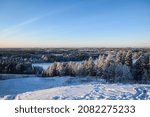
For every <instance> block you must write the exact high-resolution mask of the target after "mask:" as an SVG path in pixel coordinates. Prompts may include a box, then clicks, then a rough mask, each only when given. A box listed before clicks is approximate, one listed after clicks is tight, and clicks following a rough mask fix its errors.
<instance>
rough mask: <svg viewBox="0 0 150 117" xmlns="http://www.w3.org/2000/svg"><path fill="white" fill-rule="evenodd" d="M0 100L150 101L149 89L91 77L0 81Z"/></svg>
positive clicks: (140, 85) (146, 86)
mask: <svg viewBox="0 0 150 117" xmlns="http://www.w3.org/2000/svg"><path fill="white" fill-rule="evenodd" d="M0 99H16V100H37V99H39V100H58V99H59V100H100V99H104V100H105V99H107V100H109V99H111V100H113V99H115V100H125V99H134V100H135V99H136V100H137V99H142V100H144V99H150V85H144V84H121V83H119V84H118V83H116V84H110V83H106V82H105V81H104V80H96V79H95V78H94V77H86V78H82V77H53V78H40V77H29V78H21V79H20V78H16V79H9V80H1V81H0Z"/></svg>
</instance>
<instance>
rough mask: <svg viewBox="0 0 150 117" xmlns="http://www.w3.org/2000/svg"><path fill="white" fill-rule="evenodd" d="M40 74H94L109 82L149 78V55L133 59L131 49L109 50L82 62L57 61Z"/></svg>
mask: <svg viewBox="0 0 150 117" xmlns="http://www.w3.org/2000/svg"><path fill="white" fill-rule="evenodd" d="M42 76H48V77H53V76H96V78H103V79H106V80H107V81H110V82H122V81H139V82H143V83H146V82H147V81H148V80H150V55H149V54H147V53H144V54H142V55H141V56H140V57H139V58H137V59H133V55H132V50H128V51H123V50H121V51H119V52H117V53H115V54H114V53H112V52H109V53H108V54H107V55H106V54H105V55H100V56H99V57H98V58H97V59H96V60H93V59H92V57H90V58H89V59H88V60H85V61H83V62H67V63H65V62H57V63H54V64H52V65H50V66H49V67H48V69H47V70H45V71H43V73H42Z"/></svg>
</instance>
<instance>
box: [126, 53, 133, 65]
mask: <svg viewBox="0 0 150 117" xmlns="http://www.w3.org/2000/svg"><path fill="white" fill-rule="evenodd" d="M125 64H126V65H127V66H129V67H132V51H131V50H129V51H128V52H127V54H126V57H125Z"/></svg>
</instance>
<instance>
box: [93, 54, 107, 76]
mask: <svg viewBox="0 0 150 117" xmlns="http://www.w3.org/2000/svg"><path fill="white" fill-rule="evenodd" d="M104 63H105V57H104V56H99V58H98V59H96V65H95V67H96V76H100V77H101V76H102V75H103V67H104Z"/></svg>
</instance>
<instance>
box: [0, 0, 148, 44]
mask: <svg viewBox="0 0 150 117" xmlns="http://www.w3.org/2000/svg"><path fill="white" fill-rule="evenodd" d="M149 46H150V0H0V47H149Z"/></svg>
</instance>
